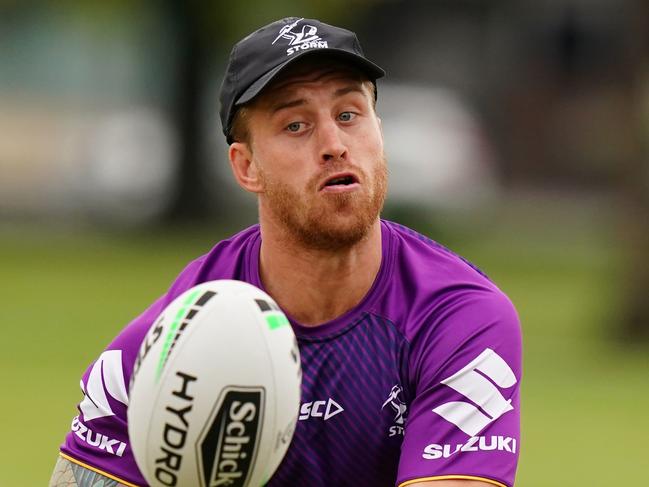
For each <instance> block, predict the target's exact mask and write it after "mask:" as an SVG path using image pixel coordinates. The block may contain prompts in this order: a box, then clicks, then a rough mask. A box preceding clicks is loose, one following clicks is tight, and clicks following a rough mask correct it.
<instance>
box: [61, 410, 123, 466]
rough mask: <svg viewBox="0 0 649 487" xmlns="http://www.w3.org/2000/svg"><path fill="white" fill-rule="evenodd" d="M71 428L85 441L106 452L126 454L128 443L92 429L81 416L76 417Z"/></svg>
mask: <svg viewBox="0 0 649 487" xmlns="http://www.w3.org/2000/svg"><path fill="white" fill-rule="evenodd" d="M70 429H71V430H72V431H73V432H74V434H75V435H77V436H78V437H79V438H80V439H81V441H83V442H84V443H87V444H88V445H90V446H93V447H95V448H99V449H100V450H104V451H105V452H106V453H110V454H111V455H117V456H118V457H121V456H122V455H123V454H124V450H126V443H124V442H123V441H119V440H115V439H112V438H109V437H108V436H106V435H102V434H101V433H97V432H96V431H93V430H91V429H90V428H88V427H87V426H86V425H85V424H83V423H82V422H81V420H80V419H79V416H75V417H74V419H73V420H72V426H71V427H70Z"/></svg>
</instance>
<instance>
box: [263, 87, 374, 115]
mask: <svg viewBox="0 0 649 487" xmlns="http://www.w3.org/2000/svg"><path fill="white" fill-rule="evenodd" d="M348 93H361V94H363V93H364V92H363V85H361V84H358V85H350V86H345V87H344V88H339V89H337V90H336V91H335V92H334V97H335V98H340V97H341V96H345V95H346V94H348ZM305 104H306V99H304V98H297V99H295V100H289V101H280V102H278V103H276V104H274V105H271V107H270V113H271V114H273V115H274V114H275V113H277V112H279V111H280V110H284V109H286V108H293V107H297V106H300V105H305Z"/></svg>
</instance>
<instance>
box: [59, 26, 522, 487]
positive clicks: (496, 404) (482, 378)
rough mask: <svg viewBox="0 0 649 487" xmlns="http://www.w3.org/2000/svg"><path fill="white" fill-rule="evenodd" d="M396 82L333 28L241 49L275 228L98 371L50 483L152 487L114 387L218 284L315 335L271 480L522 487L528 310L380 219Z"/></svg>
mask: <svg viewBox="0 0 649 487" xmlns="http://www.w3.org/2000/svg"><path fill="white" fill-rule="evenodd" d="M383 74H384V72H383V70H382V69H381V68H379V67H378V66H376V65H375V64H373V63H371V62H370V61H368V60H367V59H366V58H365V57H364V55H363V53H362V51H361V48H360V45H359V44H358V40H357V39H356V36H355V35H354V34H353V33H352V32H349V31H347V30H344V29H340V28H338V27H333V26H330V25H327V24H324V23H322V22H319V21H317V20H307V19H298V18H287V19H283V20H279V21H277V22H274V23H272V24H269V25H267V26H265V27H263V28H261V29H260V30H258V31H256V32H254V33H252V34H251V35H249V36H248V37H246V38H244V39H243V40H242V41H240V42H239V43H238V44H237V45H236V46H235V47H234V49H233V50H232V54H231V57H230V63H229V65H228V68H227V72H226V76H225V79H224V81H223V86H222V88H221V104H222V107H221V112H220V114H221V121H222V123H223V131H224V134H225V135H226V138H227V140H228V142H229V143H230V148H229V159H230V164H231V166H232V171H233V174H234V177H235V178H236V180H237V182H238V183H239V185H240V186H241V187H242V188H244V189H245V190H247V191H250V192H252V193H255V194H256V195H257V197H258V202H259V225H258V226H254V227H251V228H249V229H247V230H244V231H242V232H240V233H239V234H237V235H235V236H233V237H232V238H230V239H228V240H225V241H222V242H220V243H219V244H217V245H216V246H215V247H214V248H213V249H212V251H210V252H209V253H208V254H207V255H205V256H203V257H201V258H199V259H197V260H196V261H194V262H192V263H190V264H189V266H188V267H187V268H186V269H185V270H184V271H183V272H182V273H181V274H180V276H179V277H178V279H177V280H176V281H175V283H174V284H173V285H172V287H171V288H170V290H169V291H168V292H167V294H165V295H164V296H162V297H161V298H160V299H159V300H158V301H156V302H155V303H154V304H153V305H152V306H151V307H150V308H149V309H148V310H147V311H145V312H144V314H143V315H141V316H140V317H139V318H137V319H136V320H135V321H134V322H132V323H131V324H130V325H129V326H128V327H126V328H125V329H124V330H123V331H122V333H120V335H118V337H117V338H116V339H115V340H114V341H113V343H111V344H110V345H109V346H108V348H107V350H106V351H105V352H104V353H103V354H102V355H101V356H100V358H99V359H98V361H97V362H95V363H94V364H93V365H92V366H91V367H89V369H88V371H87V372H86V374H85V375H84V377H83V380H82V382H81V385H82V390H83V392H84V399H83V401H82V402H81V403H80V405H79V412H80V414H79V416H77V417H75V418H74V420H73V423H72V431H71V432H70V434H69V435H68V437H67V439H66V441H65V443H64V444H63V445H62V447H61V459H60V460H59V462H58V463H57V467H56V471H55V474H54V475H53V478H52V484H51V485H81V486H86V485H104V486H106V485H144V484H145V481H144V479H143V478H142V476H141V474H140V472H139V471H138V470H137V467H136V466H135V463H134V459H133V456H132V454H131V451H130V448H129V446H128V435H127V428H126V404H127V403H128V398H127V397H125V396H124V394H121V395H120V394H115V393H110V391H111V389H112V390H117V389H119V388H118V387H114V386H112V387H110V386H109V385H107V384H108V383H109V382H111V381H113V383H124V384H128V383H129V379H130V375H131V373H132V369H133V361H134V359H135V355H136V353H137V350H138V349H139V346H140V343H141V341H142V339H143V337H144V335H145V333H146V332H147V330H148V328H149V327H150V325H151V324H152V322H153V320H154V319H155V317H156V316H157V315H158V314H159V313H160V312H161V311H162V310H163V309H164V307H165V306H166V305H167V304H168V303H170V302H171V301H172V300H173V299H174V298H175V297H176V296H178V295H179V294H180V293H182V292H183V291H185V290H186V289H188V288H189V287H191V286H193V285H196V284H198V283H200V282H204V281H207V280H213V279H239V280H243V281H247V282H250V283H252V284H254V285H256V286H258V287H260V288H263V289H264V290H266V291H267V292H268V293H269V294H270V295H272V296H273V297H274V299H275V300H276V301H277V303H278V304H279V305H280V306H281V307H282V309H283V310H284V311H285V312H286V314H287V316H288V317H289V318H290V321H291V324H292V326H293V328H294V331H295V333H296V335H297V337H298V342H299V346H300V353H301V360H302V369H303V374H304V376H303V377H304V379H303V386H302V406H301V409H300V416H299V421H298V424H297V428H296V432H295V436H294V438H293V441H292V443H291V446H290V448H289V450H288V452H287V454H286V456H285V458H284V460H283V462H282V464H281V465H280V467H279V469H278V470H277V472H276V473H275V474H274V476H273V477H272V478H271V480H270V481H269V484H268V485H270V486H308V487H317V486H372V487H377V486H386V487H387V486H394V485H400V486H410V487H414V486H417V487H423V486H431V487H478V486H493V485H496V486H501V487H502V486H508V487H510V486H512V485H513V482H514V475H515V470H516V464H517V459H518V451H519V384H520V373H521V343H520V328H519V322H518V318H517V316H516V312H515V311H514V308H513V307H512V305H511V303H510V302H509V300H508V299H507V297H506V296H505V295H504V294H503V293H502V292H500V291H499V290H498V288H497V287H496V286H495V285H494V284H493V283H492V282H491V281H489V280H488V279H487V278H486V277H485V276H484V275H483V274H482V273H481V272H480V271H479V270H477V269H476V268H474V267H473V266H472V265H471V264H469V263H468V262H466V261H464V260H463V259H461V258H460V257H458V256H456V255H455V254H453V253H451V252H450V251H448V250H447V249H445V248H443V247H441V246H440V245H438V244H436V243H435V242H433V241H432V240H430V239H428V238H426V237H424V236H422V235H419V234H417V233H416V232H414V231H412V230H410V229H408V228H405V227H403V226H400V225H397V224H394V223H391V222H387V221H383V220H381V219H379V213H380V210H381V208H382V205H383V200H384V197H385V193H386V179H387V176H386V174H387V170H386V162H385V159H384V153H383V137H382V133H381V121H380V119H379V118H378V116H377V114H376V113H375V109H374V103H375V99H376V79H377V78H380V77H381V76H383ZM422 157H424V155H422ZM216 373H218V371H217V372H216ZM98 398H99V399H100V400H98ZM99 403H101V404H103V405H104V407H99V406H98V404H99ZM63 479H65V480H63ZM101 482H103V483H101ZM111 482H112V483H111Z"/></svg>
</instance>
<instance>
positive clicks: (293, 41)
mask: <svg viewBox="0 0 649 487" xmlns="http://www.w3.org/2000/svg"><path fill="white" fill-rule="evenodd" d="M303 20H304V19H303V18H302V19H297V20H296V21H295V22H293V23H292V24H289V25H285V26H284V27H282V28H281V29H280V31H279V35H278V36H277V37H276V38H275V40H274V41H273V42H272V43H273V44H275V43H276V42H277V41H278V40H280V39H285V40H288V45H289V46H290V47H289V48H288V49H287V50H286V54H287V55H289V56H290V55H291V54H294V53H296V52H298V51H302V50H305V49H322V48H327V47H329V46H328V44H327V41H323V40H322V38H321V37H320V36H319V35H317V32H318V28H317V27H315V26H313V25H308V24H304V25H302V26H301V28H299V27H298V24H299V23H300V22H302V21H303ZM294 29H295V30H294Z"/></svg>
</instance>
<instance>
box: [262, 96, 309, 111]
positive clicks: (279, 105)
mask: <svg viewBox="0 0 649 487" xmlns="http://www.w3.org/2000/svg"><path fill="white" fill-rule="evenodd" d="M305 103H306V100H305V99H304V98H298V99H297V100H289V101H284V102H279V103H276V104H274V105H272V106H271V107H270V113H271V114H275V113H277V112H279V111H280V110H284V109H286V108H293V107H297V106H300V105H304V104H305Z"/></svg>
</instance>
